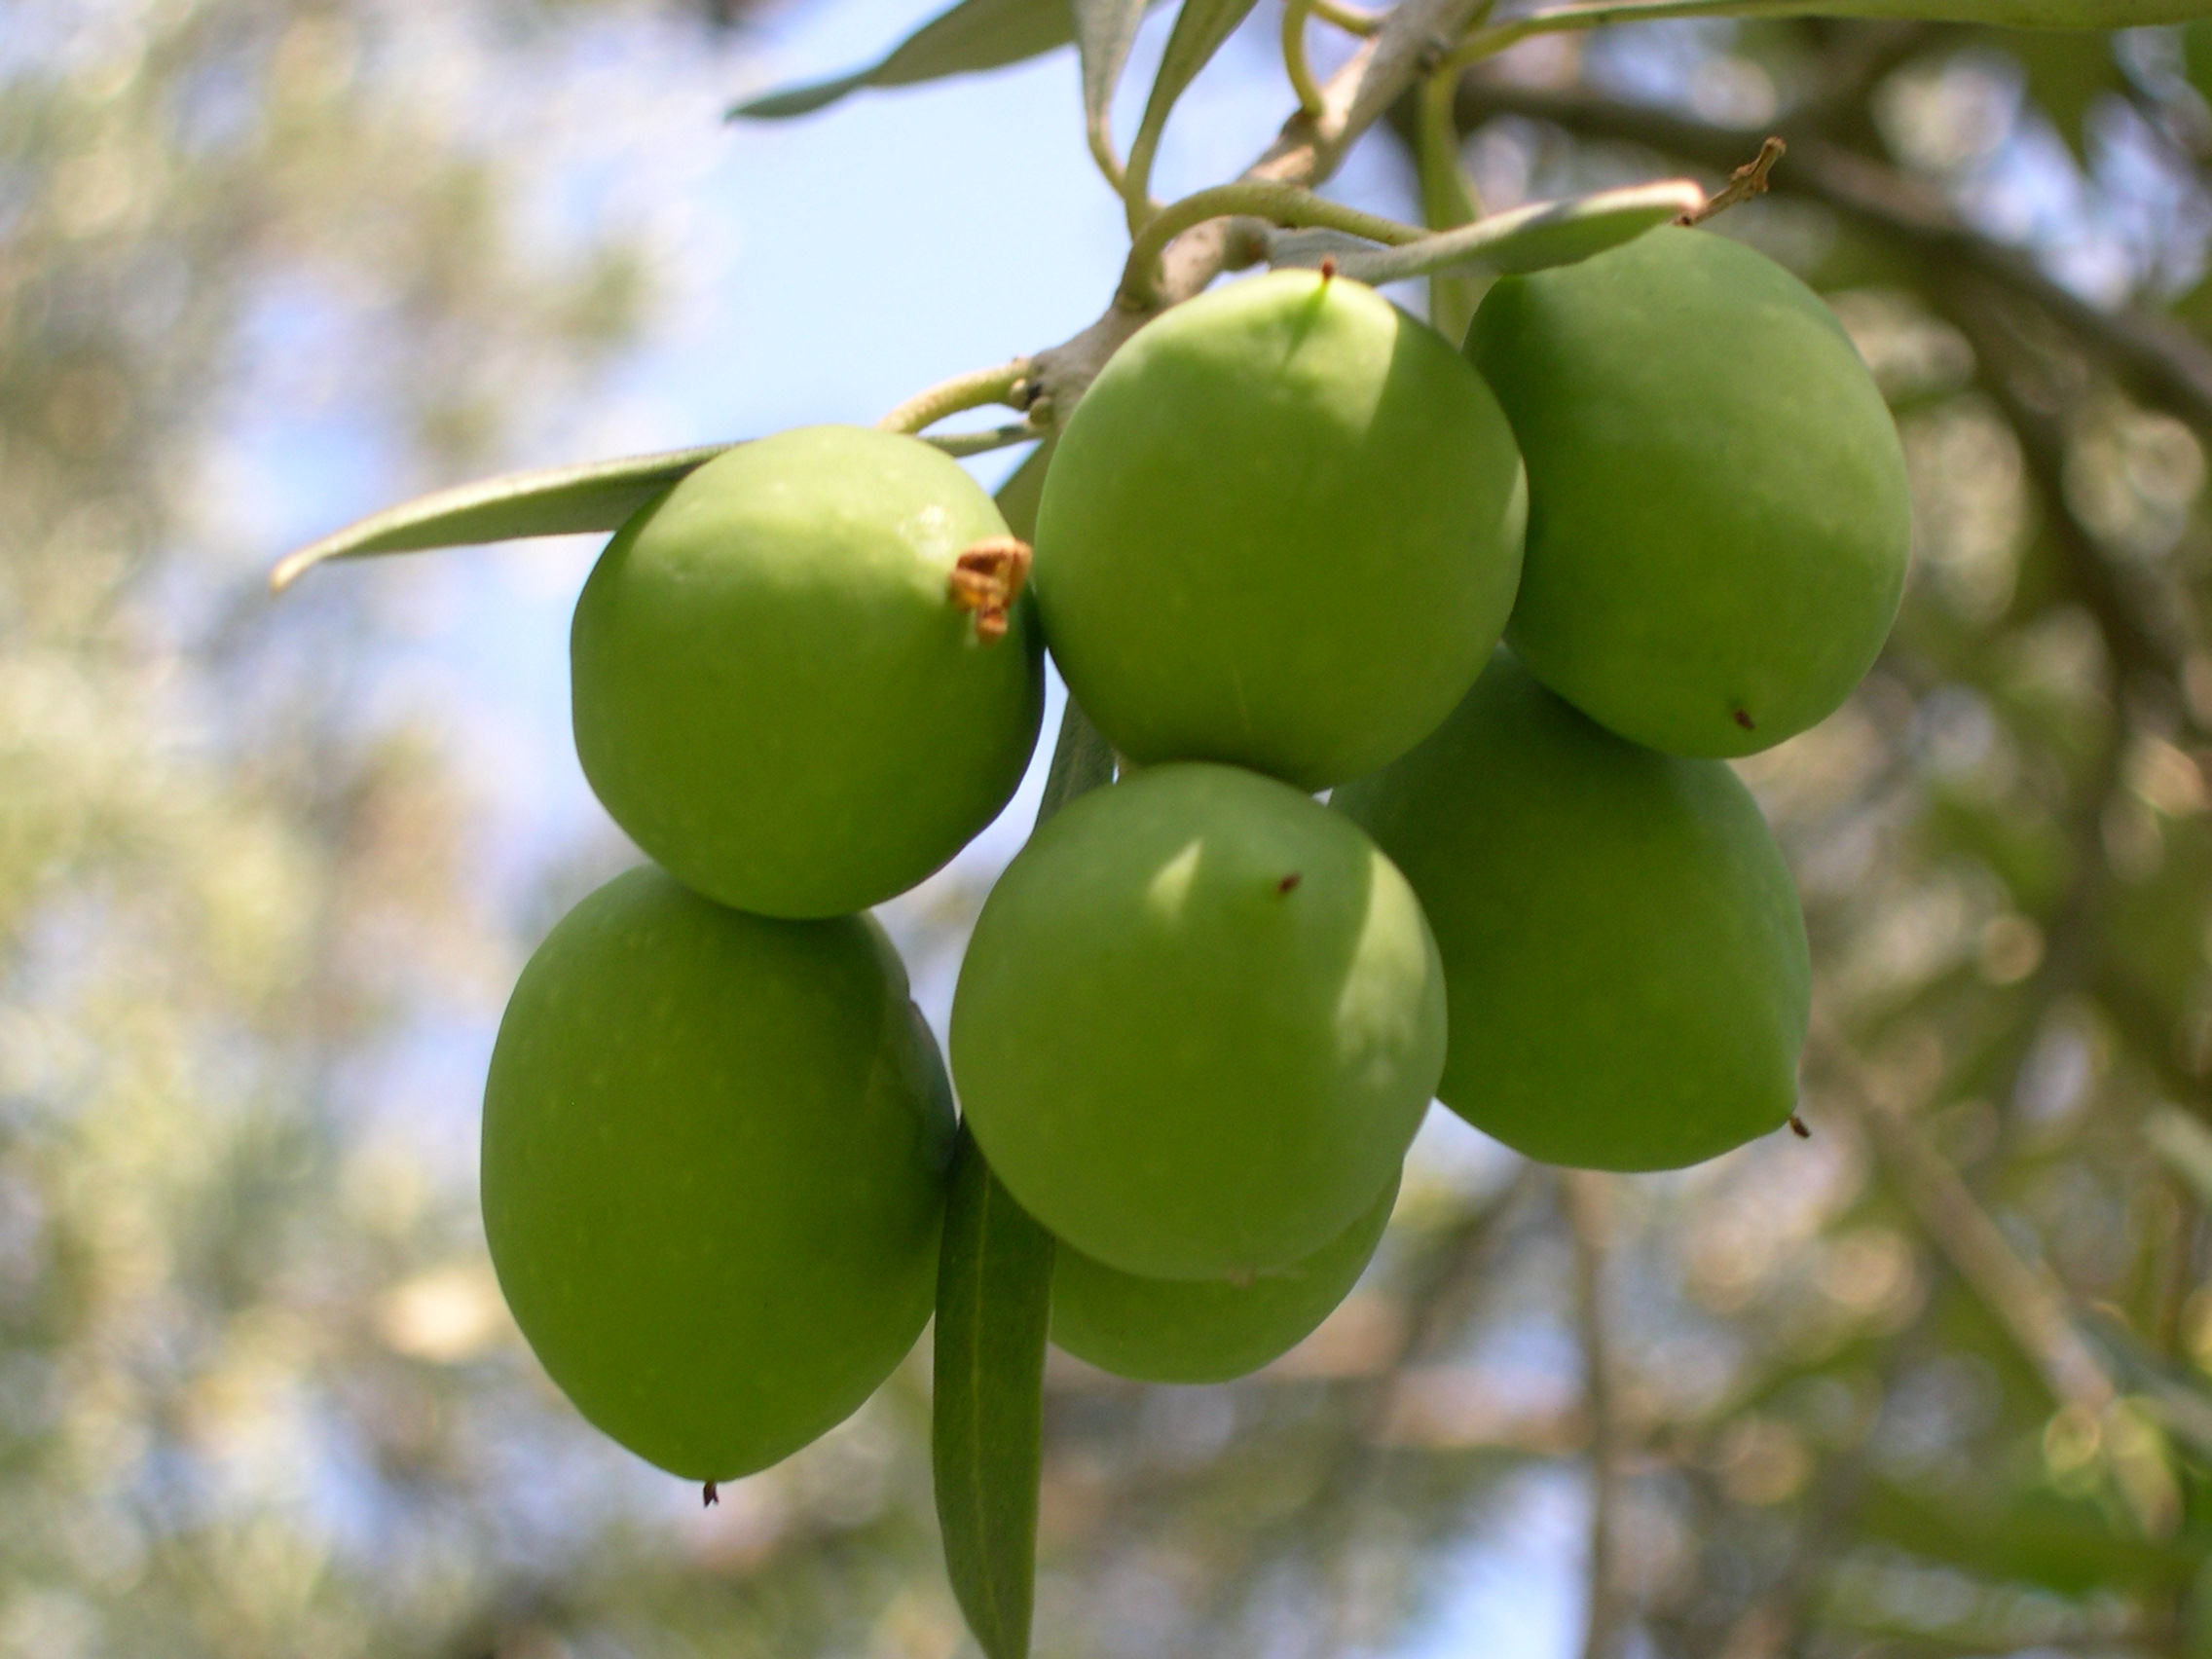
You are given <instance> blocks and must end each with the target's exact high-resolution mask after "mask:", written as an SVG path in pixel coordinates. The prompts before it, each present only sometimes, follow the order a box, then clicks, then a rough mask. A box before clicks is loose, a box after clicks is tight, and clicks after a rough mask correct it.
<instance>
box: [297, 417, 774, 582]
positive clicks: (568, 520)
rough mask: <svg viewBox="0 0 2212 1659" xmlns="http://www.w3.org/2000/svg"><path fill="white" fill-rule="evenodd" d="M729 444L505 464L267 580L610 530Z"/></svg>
mask: <svg viewBox="0 0 2212 1659" xmlns="http://www.w3.org/2000/svg"><path fill="white" fill-rule="evenodd" d="M731 447H733V446H731V445H729V444H704V445H701V446H700V447H699V448H697V449H686V450H668V451H666V452H664V453H662V454H660V455H637V456H629V457H626V458H625V459H623V460H620V461H585V462H583V463H582V464H581V465H576V466H548V467H544V468H542V469H540V470H538V471H535V472H509V473H506V474H504V475H503V476H501V477H498V478H486V479H482V480H479V481H478V482H477V483H474V484H461V485H457V486H456V487H455V488H453V489H451V490H440V491H438V492H436V493H435V494H433V495H428V496H419V497H417V498H415V499H414V500H412V501H403V502H401V503H400V504H399V505H398V506H396V507H387V508H386V509H385V510H384V511H383V512H381V513H372V514H370V515H369V516H368V517H367V518H365V519H359V520H357V521H355V522H354V523H352V524H350V525H348V526H347V527H346V528H345V529H344V530H340V531H335V532H333V533H332V534H331V535H326V536H324V537H323V538H322V539H321V540H320V541H311V542H310V543H308V545H307V546H305V547H303V548H301V549H300V550H299V551H298V552H296V553H293V554H291V555H289V556H288V557H286V558H285V559H283V560H282V561H280V562H279V563H278V564H277V566H276V570H275V571H271V572H270V576H269V583H270V586H272V587H273V588H276V590H277V591H278V592H281V591H282V590H283V589H285V588H286V587H289V586H290V585H291V584H292V583H293V582H294V581H296V580H298V579H299V577H300V576H301V575H302V574H303V573H304V572H306V571H311V570H313V568H314V567H315V566H317V565H319V564H321V563H322V562H323V561H324V560H326V559H356V558H360V557H363V556H364V555H367V554H371V553H420V552H424V551H425V550H426V549H429V548H432V547H472V546H475V545H476V544H478V543H479V542H485V541H510V540H514V539H516V538H519V537H522V536H529V535H575V534H576V533H577V532H579V531H592V530H616V529H619V528H620V527H621V525H622V522H623V521H624V520H625V519H627V518H628V517H629V516H630V515H631V514H632V513H634V512H636V511H637V510H638V509H639V508H640V507H642V506H644V505H645V502H646V501H648V500H650V499H651V498H653V496H654V495H655V494H657V493H658V492H660V491H662V490H664V489H666V488H667V487H668V486H669V485H671V484H673V483H675V482H676V481H677V480H678V479H679V478H682V476H683V475H684V474H685V473H687V472H690V471H692V470H693V469H695V468H697V467H699V466H703V465H705V464H706V463H707V462H708V461H712V460H714V459H715V457H716V456H718V455H720V454H721V453H722V452H723V451H724V450H727V449H729V448H731Z"/></svg>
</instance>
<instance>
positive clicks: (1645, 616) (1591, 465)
mask: <svg viewBox="0 0 2212 1659" xmlns="http://www.w3.org/2000/svg"><path fill="white" fill-rule="evenodd" d="M1467 352H1468V355H1469V356H1471V357H1472V358H1473V359H1474V362H1475V365H1476V366H1477V367H1478V368H1480V369H1481V370H1482V372H1483V374H1484V376H1485V377H1486V378H1487V379H1488V380H1489V382H1490V384H1491V387H1492V388H1493V390H1495V392H1496V393H1497V397H1498V401H1499V402H1500V403H1502V404H1503V405H1504V406H1505V412H1506V414H1507V415H1508V416H1509V417H1510V418H1511V420H1512V422H1513V429H1514V432H1515V433H1516V435H1517V436H1518V437H1519V438H1520V440H1521V453H1522V454H1523V456H1524V457H1526V458H1527V461H1528V464H1529V495H1530V509H1529V548H1528V560H1527V565H1526V567H1525V569H1524V570H1523V571H1522V578H1521V596H1520V599H1519V601H1518V602H1517V603H1516V605H1515V607H1514V611H1513V620H1512V622H1511V623H1510V625H1509V626H1508V628H1507V633H1506V637H1507V639H1508V640H1509V641H1510V642H1511V644H1512V646H1513V649H1514V650H1515V651H1516V652H1518V653H1519V655H1520V656H1521V658H1522V660H1523V661H1524V662H1526V663H1527V664H1528V665H1529V668H1530V672H1532V673H1533V674H1534V675H1535V676H1536V678H1537V679H1539V680H1541V681H1542V682H1544V683H1545V684H1546V685H1548V686H1550V687H1551V688H1552V689H1553V690H1554V691H1556V692H1558V693H1559V694H1560V695H1561V696H1563V697H1565V698H1566V699H1567V701H1568V702H1570V703H1572V704H1574V706H1575V707H1577V708H1578V709H1580V710H1581V711H1582V712H1583V713H1584V714H1586V715H1588V716H1589V717H1590V718H1591V719H1595V720H1597V721H1599V722H1600V723H1601V724H1603V725H1605V726H1608V727H1610V728H1611V729H1612V730H1614V731H1615V732H1618V733H1619V734H1620V735H1621V736H1623V737H1626V738H1630V739H1633V740H1634V741H1635V742H1638V743H1642V744H1647V745H1649V746H1650V747H1652V748H1654V749H1663V750H1665V751H1667V752H1668V753H1669V754H1672V755H1704V756H1728V755H1749V754H1751V753H1752V752H1753V751H1756V750H1760V749H1765V748H1767V747H1768V746H1769V745H1771V744H1776V743H1780V742H1781V741H1782V740H1783V739H1784V738H1786V737H1789V736H1792V735H1794V734H1795V733H1797V732H1800V731H1803V730H1804V729H1805V728H1806V727H1807V726H1810V725H1812V724H1813V723H1815V722H1816V721H1818V720H1820V719H1825V717H1826V716H1827V715H1828V714H1830V713H1831V712H1833V710H1834V709H1835V708H1836V706H1837V705H1838V704H1840V703H1841V702H1842V701H1843V699H1844V698H1845V697H1846V696H1848V695H1849V694H1850V691H1851V688H1852V687H1853V686H1854V685H1856V684H1858V683H1859V681H1860V679H1861V677H1862V675H1864V674H1865V672H1866V670H1867V668H1868V667H1869V666H1871V664H1872V663H1873V661H1874V657H1875V655H1876V653H1877V652H1879V651H1880V649H1881V648H1882V642H1883V639H1884V638H1885V637H1886V636H1887V635H1888V633H1889V629H1890V621H1891V618H1892V617H1894V616H1895V615H1896V614H1897V608H1898V600H1899V595H1900V594H1901V593H1902V591H1903V584H1904V572H1905V560H1906V555H1907V553H1908V551H1909V548H1910V543H1911V535H1912V503H1911V498H1910V495H1909V492H1908V490H1907V488H1906V481H1905V470H1904V457H1903V453H1902V451H1901V450H1900V449H1899V445H1898V436H1897V427H1896V424H1894V423H1893V422H1892V421H1891V419H1890V412H1889V410H1888V408H1887V407H1886V406H1885V404H1884V403H1883V401H1882V394H1881V392H1880V391H1879V390H1877V389H1876V387H1875V385H1874V380H1873V377H1872V376H1871V375H1870V374H1869V373H1867V370H1866V365H1865V364H1864V363H1863V362H1862V361H1861V360H1860V357H1859V353H1858V351H1857V350H1855V349H1854V348H1853V346H1852V344H1851V340H1850V337H1849V336H1848V335H1846V334H1845V333H1844V331H1843V328H1842V326H1841V325H1840V324H1839V323H1838V322H1837V321H1836V319H1835V314H1834V313H1832V312H1831V311H1829V309H1828V308H1827V307H1826V306H1825V304H1823V303H1822V301H1821V298H1820V296H1819V295H1818V294H1816V293H1814V292H1813V291H1812V289H1810V288H1808V287H1806V286H1805V284H1804V283H1802V282H1800V281H1799V280H1798V279H1797V278H1796V277H1794V276H1791V275H1790V274H1789V273H1788V272H1787V271H1785V270H1783V268H1782V267H1781V266H1779V265H1777V264H1775V263H1774V261H1772V260H1771V259H1768V258H1767V257H1766V256H1765V255H1764V254H1761V253H1757V252H1754V251H1753V250H1752V249H1751V248H1748V247H1746V246H1744V245H1743V244H1742V243H1740V242H1734V241H1729V240H1726V239H1725V238H1722V237H1717V236H1714V235H1712V234H1711V233H1709V232H1705V231H1693V230H1678V229H1674V228H1667V229H1662V230H1657V231H1653V232H1650V233H1649V234H1647V235H1645V236H1642V237H1640V238H1638V239H1637V240H1635V241H1632V242H1629V243H1627V244H1625V245H1623V246H1621V247H1618V248H1615V249H1612V250H1611V251H1609V252H1606V253H1604V254H1600V255H1599V256H1598V257H1596V258H1594V259H1590V260H1586V261H1584V262H1583V263H1581V264H1579V265H1570V266H1562V267H1559V268H1557V269H1555V270H1550V271H1541V272H1538V273H1536V274H1534V275H1533V276H1509V277H1506V278H1504V279H1503V280H1501V281H1499V282H1498V283H1497V285H1496V286H1495V287H1493V289H1492V290H1491V291H1490V293H1489V295H1488V296H1486V297H1485V299H1484V301H1483V304H1482V309H1481V310H1480V311H1479V312H1477V313H1476V315H1475V322H1474V327H1473V328H1472V329H1471V330H1470V331H1469V333H1468V336H1467Z"/></svg>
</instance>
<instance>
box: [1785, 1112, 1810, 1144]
mask: <svg viewBox="0 0 2212 1659" xmlns="http://www.w3.org/2000/svg"><path fill="white" fill-rule="evenodd" d="M1789 1132H1790V1133H1791V1134H1793V1135H1795V1136H1796V1137H1797V1138H1798V1139H1799V1140H1811V1139H1812V1138H1813V1131H1812V1130H1811V1129H1809V1128H1807V1127H1806V1126H1805V1120H1804V1119H1802V1118H1800V1117H1798V1116H1797V1114H1796V1113H1794V1112H1792V1113H1790V1114H1789Z"/></svg>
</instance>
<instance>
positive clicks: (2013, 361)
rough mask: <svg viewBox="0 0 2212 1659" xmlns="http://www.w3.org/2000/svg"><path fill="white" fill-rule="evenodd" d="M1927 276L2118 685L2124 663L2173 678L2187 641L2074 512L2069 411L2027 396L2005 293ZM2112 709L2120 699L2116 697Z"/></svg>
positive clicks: (2023, 352) (2026, 359) (2025, 369)
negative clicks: (2157, 629) (2129, 587)
mask: <svg viewBox="0 0 2212 1659" xmlns="http://www.w3.org/2000/svg"><path fill="white" fill-rule="evenodd" d="M1940 275H1941V274H1940V273H1939V272H1932V273H1931V276H1934V277H1936V278H1938V279H1937V280H1934V281H1932V282H1931V285H1930V287H1931V292H1932V294H1933V295H1934V297H1935V299H1936V303H1937V306H1938V308H1939V309H1940V310H1941V312H1942V313H1943V315H1944V317H1945V318H1946V320H1948V321H1949V322H1950V323H1951V324H1952V326H1954V327H1955V328H1957V329H1958V330H1959V332H1960V333H1961V334H1963V335H1965V336H1966V339H1967V343H1968V344H1969V345H1971V346H1972V348H1973V353H1974V358H1975V360H1976V362H1977V363H1978V364H1979V365H1980V368H1981V376H1980V380H1981V385H1982V387H1984V389H1986V390H1987V391H1988V392H1989V394H1990V396H1991V397H1992V398H1994V399H1995V400H1996V402H1997V405H1998V408H1999V409H2000V410H2001V411H2002V412H2003V414H2004V416H2005V419H2006V421H2007V423H2008V424H2009V425H2010V426H2011V428H2012V431H2013V434H2014V436H2015V437H2016V438H2017V439H2018V440H2019V444H2020V452H2021V455H2022V458H2023V459H2024V460H2025V461H2027V464H2028V473H2029V479H2030V482H2031V484H2032V486H2033V488H2034V490H2035V492H2036V495H2037V496H2038V498H2040V501H2041V504H2042V506H2043V509H2044V514H2043V516H2044V521H2045V523H2046V526H2047V528H2048V529H2049V531H2050V534H2051V536H2052V538H2053V539H2054V540H2055V542H2056V543H2057V546H2058V551H2059V553H2060V555H2061V558H2062V563H2063V567H2064V572H2065V576H2066V582H2067V586H2068V588H2069V589H2070V590H2071V592H2072V594H2073V597H2074V598H2075V599H2077V600H2079V601H2080V602H2081V603H2082V604H2083V606H2084V607H2086V608H2087V609H2088V610H2089V612H2090V614H2091V615H2093V616H2094V617H2095V618H2096V619H2097V625H2098V627H2099V629H2100V630H2101V631H2102V632H2103V634H2104V637H2105V644H2106V648H2107V649H2108V650H2110V651H2111V652H2112V654H2113V657H2114V659H2115V664H2116V666H2117V667H2118V668H2119V669H2120V671H2121V672H2120V674H2118V675H2116V676H2115V679H2116V682H2117V683H2116V685H2115V691H2116V692H2117V691H2119V690H2120V689H2121V686H2122V685H2123V683H2124V681H2125V679H2126V671H2128V670H2134V671H2137V672H2141V671H2144V670H2159V671H2163V672H2165V673H2166V674H2167V675H2168V676H2169V677H2174V678H2178V675H2177V672H2176V671H2177V670H2178V666H2179V663H2180V661H2181V659H2182V658H2183V657H2184V656H2186V654H2187V651H2188V645H2189V642H2187V641H2169V640H2161V639H2159V638H2158V637H2157V635H2156V634H2154V633H2153V632H2152V631H2151V629H2150V628H2149V627H2148V626H2147V625H2146V624H2145V623H2144V621H2143V620H2142V619H2141V618H2142V612H2143V611H2144V610H2145V609H2151V610H2152V611H2153V613H2154V614H2158V615H2161V616H2162V617H2165V618H2167V619H2169V620H2170V619H2172V613H2171V612H2170V611H2169V610H2164V609H2160V608H2149V607H2138V606H2137V605H2135V604H2134V603H2132V602H2131V600H2130V597H2129V596H2128V595H2127V594H2126V593H2125V592H2124V591H2123V590H2122V589H2121V586H2120V577H2119V574H2118V572H2116V571H2114V569H2113V566H2112V562H2111V561H2110V560H2108V559H2107V558H2106V557H2105V556H2104V553H2103V551H2102V549H2100V548H2099V547H2098V546H2097V544H2096V542H2095V539H2094V538H2093V537H2092V536H2091V535H2090V534H2089V532H2088V531H2087V529H2086V528H2085V527H2083V524H2082V522H2081V521H2080V520H2079V519H2077V518H2076V517H2075V516H2074V512H2073V509H2072V508H2071V507H2070V506H2069V505H2068V503H2067V499H2066V451H2067V441H2068V435H2069V434H2068V431H2067V416H2068V414H2069V413H2070V411H2069V410H2068V409H2067V408H2066V407H2065V405H2064V403H2062V402H2061V400H2060V399H2058V398H2056V397H2049V396H2035V397H2032V396H2030V395H2029V393H2028V392H2027V391H2026V390H2025V389H2024V387H2023V383H2024V382H2025V380H2026V379H2027V377H2028V376H2029V375H2030V374H2031V373H2032V372H2033V366H2032V358H2031V353H2032V351H2033V348H2032V347H2031V346H2030V344H2029V343H2028V341H2027V340H2026V339H2025V338H2024V337H2023V335H2022V334H2021V332H2020V330H2019V329H2018V328H2017V327H2015V326H2011V325H2010V323H2009V318H2008V317H2007V316H2006V314H2005V313H2006V311H2007V309H2008V307H2007V303H2006V301H2005V300H2004V298H2003V297H2002V296H2000V295H1998V294H1996V293H1994V292H1993V291H1992V289H1991V285H1990V284H1988V283H1987V282H1983V281H1978V280H1976V279H1974V278H1973V277H1971V276H1970V277H1965V278H1959V277H1953V278H1952V279H1951V280H1949V281H1947V282H1946V281H1942V280H1940V279H1939V278H1940ZM2115 709H2116V713H2117V712H2118V710H2119V703H2118V700H2117V698H2116V702H2115Z"/></svg>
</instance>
